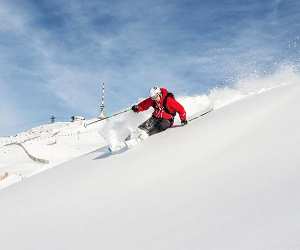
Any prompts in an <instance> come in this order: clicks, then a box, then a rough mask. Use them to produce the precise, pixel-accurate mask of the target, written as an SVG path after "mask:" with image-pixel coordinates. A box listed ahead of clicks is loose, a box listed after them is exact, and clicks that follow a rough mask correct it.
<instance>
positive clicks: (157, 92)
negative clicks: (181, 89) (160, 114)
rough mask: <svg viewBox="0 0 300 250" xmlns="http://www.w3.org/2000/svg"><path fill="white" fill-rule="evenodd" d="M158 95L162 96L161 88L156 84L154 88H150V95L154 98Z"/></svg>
mask: <svg viewBox="0 0 300 250" xmlns="http://www.w3.org/2000/svg"><path fill="white" fill-rule="evenodd" d="M158 95H160V96H161V90H160V88H159V87H156V86H155V87H153V88H151V89H150V97H151V98H152V99H155V98H156V97H157V96H158Z"/></svg>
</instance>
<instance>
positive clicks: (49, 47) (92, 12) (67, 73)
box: [0, 0, 300, 136]
mask: <svg viewBox="0 0 300 250" xmlns="http://www.w3.org/2000/svg"><path fill="white" fill-rule="evenodd" d="M299 13H300V2H299V1H298V0H264V1H261V0H223V1H220V0H203V1H196V0H193V1H191V0H174V1H165V0H151V1H150V0H148V1H145V0H127V1H122V0H102V1H100V0H89V1H79V0H71V1H70V0H52V1H48V0H47V1H46V0H27V1H23V0H2V1H1V2H0V54H1V56H0V105H1V106H0V135H1V136H4V135H12V134H15V133H16V132H18V131H21V130H24V129H27V128H30V127H33V126H36V125H38V124H42V123H46V122H47V121H48V120H49V117H50V115H51V114H54V115H56V116H57V117H58V118H59V120H68V119H69V117H70V116H71V115H74V114H78V115H84V116H87V117H93V116H96V115H97V106H98V104H99V98H100V97H99V96H100V93H99V88H100V83H101V82H103V81H104V82H105V83H106V87H107V96H106V97H107V103H106V104H107V112H109V113H112V112H114V111H117V110H120V109H122V108H125V107H127V106H128V105H130V104H132V103H134V102H135V101H136V100H137V99H138V98H140V97H143V96H146V95H147V93H148V89H149V88H150V87H151V86H153V84H154V83H158V84H159V85H163V86H166V87H168V88H169V89H170V90H172V91H173V92H174V93H176V95H192V94H201V93H204V92H207V91H208V90H209V89H212V88H214V87H216V86H224V85H230V84H232V83H234V82H235V81H236V79H239V78H240V77H244V76H247V75H249V74H253V73H254V72H258V73H260V72H267V73H268V72H269V73H270V72H272V71H273V70H274V69H275V68H276V67H277V66H278V65H280V64H284V63H292V64H297V63H298V62H299V54H300V53H299V48H298V42H299V37H300V34H299V30H300V15H299Z"/></svg>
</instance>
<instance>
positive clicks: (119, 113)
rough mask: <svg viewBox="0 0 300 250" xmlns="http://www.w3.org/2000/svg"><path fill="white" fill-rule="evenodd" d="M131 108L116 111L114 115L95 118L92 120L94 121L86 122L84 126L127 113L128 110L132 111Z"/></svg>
mask: <svg viewBox="0 0 300 250" xmlns="http://www.w3.org/2000/svg"><path fill="white" fill-rule="evenodd" d="M130 110H131V108H128V109H125V110H123V111H120V112H118V113H115V114H113V115H110V116H107V117H105V118H102V119H97V120H95V121H92V122H90V123H87V124H85V125H84V126H85V127H87V126H89V125H91V124H94V123H97V122H101V121H104V120H106V119H109V118H112V117H114V116H118V115H121V114H124V113H126V112H128V111H130Z"/></svg>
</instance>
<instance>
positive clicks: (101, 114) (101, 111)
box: [99, 83, 105, 119]
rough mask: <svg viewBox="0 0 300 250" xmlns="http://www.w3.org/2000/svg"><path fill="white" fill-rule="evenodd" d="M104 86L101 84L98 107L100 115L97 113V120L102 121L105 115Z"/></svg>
mask: <svg viewBox="0 0 300 250" xmlns="http://www.w3.org/2000/svg"><path fill="white" fill-rule="evenodd" d="M104 94H105V84H104V83H102V96H101V105H100V113H99V118H100V119H103V118H105V113H104V108H105V106H104V97H105V95H104Z"/></svg>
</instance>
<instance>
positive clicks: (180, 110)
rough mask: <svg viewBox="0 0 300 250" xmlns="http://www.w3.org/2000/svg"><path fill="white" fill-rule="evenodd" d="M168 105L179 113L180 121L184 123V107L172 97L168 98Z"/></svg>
mask: <svg viewBox="0 0 300 250" xmlns="http://www.w3.org/2000/svg"><path fill="white" fill-rule="evenodd" d="M168 105H169V107H171V108H172V109H174V110H175V111H176V112H177V113H178V114H179V117H180V120H181V122H184V123H186V112H185V109H184V107H183V106H182V105H181V104H180V103H179V102H177V101H176V100H175V99H174V98H169V99H168Z"/></svg>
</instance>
